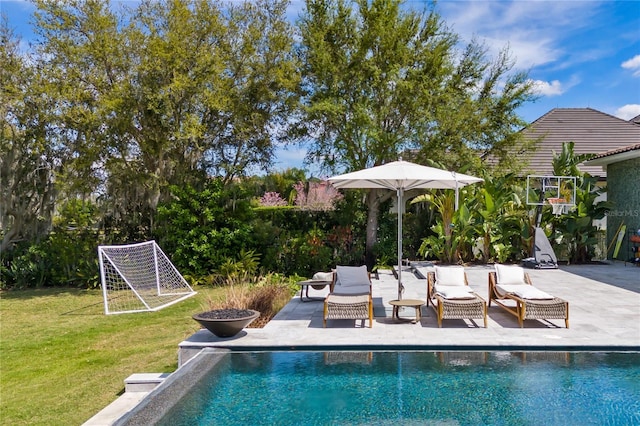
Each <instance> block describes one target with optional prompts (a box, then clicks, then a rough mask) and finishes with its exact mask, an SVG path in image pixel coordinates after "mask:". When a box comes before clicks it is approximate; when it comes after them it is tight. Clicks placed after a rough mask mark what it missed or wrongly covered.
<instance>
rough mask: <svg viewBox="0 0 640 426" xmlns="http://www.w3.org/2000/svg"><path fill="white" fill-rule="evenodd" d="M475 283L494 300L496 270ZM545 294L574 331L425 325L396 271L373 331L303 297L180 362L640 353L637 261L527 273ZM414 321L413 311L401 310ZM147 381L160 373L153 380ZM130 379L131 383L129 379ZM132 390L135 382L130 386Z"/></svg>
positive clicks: (499, 318) (381, 289)
mask: <svg viewBox="0 0 640 426" xmlns="http://www.w3.org/2000/svg"><path fill="white" fill-rule="evenodd" d="M416 268H417V269H419V270H420V271H421V272H422V273H423V274H425V273H426V272H427V271H430V270H432V268H433V266H432V265H430V264H428V263H423V264H417V265H414V269H416ZM465 270H466V272H467V276H468V278H469V285H470V286H471V287H472V288H473V289H474V290H475V291H476V292H477V293H479V294H480V295H481V296H482V297H483V298H485V299H488V295H487V293H488V272H489V271H492V270H493V267H492V266H471V267H467V268H465ZM527 272H529V274H530V275H531V278H532V280H533V283H534V285H535V286H536V287H538V288H540V289H541V290H543V291H545V292H547V293H550V294H553V295H554V296H557V297H560V298H563V299H565V300H567V301H568V302H569V328H568V329H567V328H565V327H564V321H563V320H551V321H538V320H527V321H525V324H524V328H520V327H519V325H518V321H517V319H516V318H515V317H514V316H513V315H511V314H509V313H507V312H505V311H504V310H503V309H502V308H500V307H498V306H495V305H492V306H491V307H490V308H489V310H488V327H487V328H484V327H483V324H482V321H477V320H474V321H471V320H444V321H443V326H442V328H438V324H437V320H436V316H435V314H434V311H433V309H431V307H426V306H423V307H422V320H421V321H420V322H419V323H416V324H412V323H410V322H400V321H398V320H394V319H392V318H391V309H392V308H391V305H389V301H390V300H393V299H396V298H397V280H396V278H394V276H393V274H392V272H391V271H382V272H381V273H380V276H379V278H377V279H373V298H374V315H375V318H374V322H373V327H372V328H368V324H366V326H365V327H363V326H362V323H361V322H360V321H352V320H351V321H349V320H334V321H329V322H328V324H327V328H323V326H322V310H323V303H322V301H321V298H322V297H324V296H326V294H327V292H328V289H324V290H320V291H318V290H310V292H309V295H310V296H312V297H317V298H319V300H316V301H309V302H302V301H301V299H300V293H298V295H296V296H295V297H294V298H292V299H291V301H290V302H289V303H288V304H287V306H285V308H284V309H283V310H282V311H280V313H278V315H276V317H274V318H273V320H272V321H271V322H269V324H267V326H265V327H264V328H249V329H246V330H245V331H242V332H241V333H240V334H238V335H237V336H235V337H232V338H226V339H225V338H218V337H216V336H214V335H213V334H211V333H210V332H209V331H207V330H204V329H203V330H200V331H198V332H197V333H195V334H193V335H192V336H190V337H189V338H188V339H186V340H185V341H183V342H181V343H180V344H179V354H178V357H179V360H178V364H179V365H182V364H184V363H185V362H186V361H188V360H189V359H191V358H192V357H193V356H195V355H196V354H197V353H198V352H199V351H200V350H202V349H203V348H208V347H209V348H210V347H216V348H229V349H242V350H268V349H274V350H304V349H319V350H322V349H329V348H331V349H345V350H347V349H367V350H396V349H422V350H457V349H459V350H521V351H527V350H562V351H570V350H606V351H640V268H638V267H635V266H633V265H631V264H624V263H622V262H616V263H613V264H598V265H572V266H561V267H560V269H549V270H533V269H530V270H527ZM402 281H403V282H404V285H405V292H404V295H403V298H406V299H409V298H411V299H422V300H425V299H426V280H425V279H420V278H418V277H417V276H416V275H415V274H414V273H413V272H412V271H411V270H409V269H407V270H403V273H402ZM400 315H401V316H402V317H407V318H411V317H413V316H414V310H413V308H408V309H406V310H405V311H404V312H402V311H401V312H400ZM146 376H153V377H151V378H150V379H149V378H148V377H146ZM130 379H131V378H130ZM145 379H147V380H146V382H144V383H142V382H141V384H137V385H135V386H138V387H140V386H142V387H141V388H140V389H137V388H134V385H131V388H132V391H129V390H128V391H127V392H125V393H124V394H123V395H122V396H121V397H120V398H118V399H117V400H116V401H114V402H113V403H112V404H110V405H109V406H107V407H105V408H104V409H103V410H102V411H100V412H99V413H97V414H96V415H95V416H94V417H92V418H91V419H89V420H88V421H87V422H86V423H85V425H87V426H89V425H93V426H95V425H110V424H113V422H114V421H115V420H116V419H117V418H119V417H120V416H121V415H123V414H124V413H126V412H127V411H129V410H131V409H132V408H133V407H134V406H136V405H137V404H138V403H139V402H140V401H141V400H142V398H144V396H146V395H147V393H148V392H149V390H150V388H153V387H155V386H156V385H157V384H159V383H161V382H162V381H163V380H164V378H159V377H158V374H155V375H154V374H151V375H145ZM127 386H128V387H129V386H130V385H129V384H128V385H127Z"/></svg>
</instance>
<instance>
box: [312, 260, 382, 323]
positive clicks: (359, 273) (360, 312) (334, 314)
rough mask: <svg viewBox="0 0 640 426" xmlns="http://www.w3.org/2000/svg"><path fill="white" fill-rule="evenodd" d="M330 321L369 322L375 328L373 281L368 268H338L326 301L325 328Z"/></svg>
mask: <svg viewBox="0 0 640 426" xmlns="http://www.w3.org/2000/svg"><path fill="white" fill-rule="evenodd" d="M329 319H354V320H358V319H359V320H363V322H364V320H367V319H368V320H369V328H371V327H373V298H372V295H371V279H370V277H369V273H368V272H367V267H366V266H338V267H337V268H336V270H335V272H334V274H333V282H332V284H331V287H330V292H329V295H328V296H327V297H326V299H325V300H324V313H323V327H326V326H327V320H329Z"/></svg>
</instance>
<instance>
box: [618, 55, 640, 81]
mask: <svg viewBox="0 0 640 426" xmlns="http://www.w3.org/2000/svg"><path fill="white" fill-rule="evenodd" d="M622 68H625V69H629V70H632V71H633V76H634V77H640V55H636V56H634V57H633V58H631V59H629V60H628V61H624V62H623V63H622Z"/></svg>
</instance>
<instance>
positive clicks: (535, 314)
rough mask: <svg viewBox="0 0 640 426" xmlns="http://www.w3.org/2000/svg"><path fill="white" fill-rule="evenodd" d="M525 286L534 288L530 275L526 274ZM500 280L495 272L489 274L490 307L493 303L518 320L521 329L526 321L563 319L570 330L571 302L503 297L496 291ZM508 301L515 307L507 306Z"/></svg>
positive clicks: (556, 298)
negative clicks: (513, 303)
mask: <svg viewBox="0 0 640 426" xmlns="http://www.w3.org/2000/svg"><path fill="white" fill-rule="evenodd" d="M524 280H525V285H530V286H533V283H532V282H531V277H530V276H529V273H527V272H525V273H524ZM497 284H498V279H497V276H496V273H495V271H494V272H489V307H491V302H492V301H493V302H495V303H496V304H497V305H498V306H500V307H501V308H503V309H504V310H506V311H507V312H509V313H510V314H511V315H514V316H515V317H516V318H518V324H519V325H520V328H522V327H524V320H526V319H535V320H549V319H563V320H564V325H565V327H566V328H569V302H567V301H566V300H564V299H561V298H559V297H555V296H554V297H553V299H540V300H538V299H524V298H522V297H519V296H516V295H515V294H513V293H506V294H505V295H504V296H501V295H500V294H499V293H498V290H497V289H496V285H497ZM507 300H510V301H513V302H515V306H513V305H509V304H506V303H505V302H506V301H507Z"/></svg>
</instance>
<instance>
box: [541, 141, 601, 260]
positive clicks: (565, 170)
mask: <svg viewBox="0 0 640 426" xmlns="http://www.w3.org/2000/svg"><path fill="white" fill-rule="evenodd" d="M592 157H593V154H576V153H575V152H574V143H573V142H565V143H563V144H562V151H561V152H560V153H554V157H553V172H554V173H555V174H556V175H557V176H576V177H577V182H576V200H575V207H574V208H572V209H571V210H570V211H569V212H568V213H565V214H563V215H560V216H558V217H556V218H554V219H552V223H553V228H554V232H553V239H554V241H555V243H556V244H558V245H560V246H561V247H563V248H566V250H567V254H568V260H569V262H571V263H585V262H589V261H590V260H591V259H592V258H593V256H594V254H595V247H596V244H597V242H598V238H597V233H598V228H597V227H596V226H595V225H594V224H593V221H594V220H598V219H602V218H604V217H605V215H606V213H607V212H608V211H609V210H610V209H611V207H612V203H611V202H610V201H602V200H600V201H598V198H599V197H600V195H601V194H603V193H604V192H606V187H599V186H598V185H597V181H598V180H597V178H594V177H593V176H591V175H590V174H589V173H586V172H581V171H580V169H579V168H578V164H580V163H583V162H584V161H587V160H589V159H590V158H592Z"/></svg>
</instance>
